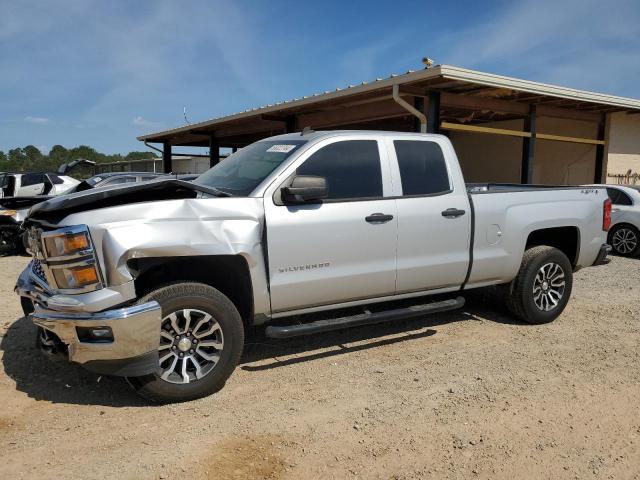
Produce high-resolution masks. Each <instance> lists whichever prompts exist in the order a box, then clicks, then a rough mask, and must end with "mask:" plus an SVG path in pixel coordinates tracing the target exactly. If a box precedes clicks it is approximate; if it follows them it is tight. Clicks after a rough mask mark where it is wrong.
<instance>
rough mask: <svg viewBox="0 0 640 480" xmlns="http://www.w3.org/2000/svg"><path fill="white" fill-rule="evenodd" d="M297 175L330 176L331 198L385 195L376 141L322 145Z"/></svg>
mask: <svg viewBox="0 0 640 480" xmlns="http://www.w3.org/2000/svg"><path fill="white" fill-rule="evenodd" d="M296 175H312V176H319V177H324V178H326V179H327V186H328V188H329V196H328V198H327V199H328V200H349V199H365V198H366V199H370V198H381V197H382V171H381V168H380V153H379V152H378V142H377V141H376V140H345V141H341V142H335V143H331V144H329V145H327V146H326V147H322V148H321V149H320V150H318V151H317V152H315V153H314V154H312V155H311V156H310V157H309V158H308V159H307V160H306V161H305V162H304V163H303V164H302V165H301V166H299V167H298V168H297V170H296Z"/></svg>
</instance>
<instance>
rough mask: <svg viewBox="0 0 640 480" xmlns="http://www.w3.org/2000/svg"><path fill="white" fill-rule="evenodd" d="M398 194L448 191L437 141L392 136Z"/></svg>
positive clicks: (446, 175) (449, 186) (408, 194)
mask: <svg viewBox="0 0 640 480" xmlns="http://www.w3.org/2000/svg"><path fill="white" fill-rule="evenodd" d="M393 146H394V147H395V150H396V156H397V158H398V166H399V167H400V180H401V182H402V194H403V195H404V196H411V195H435V194H442V193H448V192H450V191H451V184H450V183H449V173H448V172H447V164H446V162H445V159H444V154H443V152H442V149H441V148H440V145H438V144H437V143H436V142H426V141H422V140H394V142H393Z"/></svg>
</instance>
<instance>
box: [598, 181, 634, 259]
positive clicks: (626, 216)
mask: <svg viewBox="0 0 640 480" xmlns="http://www.w3.org/2000/svg"><path fill="white" fill-rule="evenodd" d="M604 186H605V187H606V188H607V194H608V195H609V198H610V199H611V203H612V207H613V208H612V209H611V229H610V230H609V237H608V238H609V240H608V243H609V245H611V247H613V251H614V252H616V253H617V254H619V255H625V256H634V255H637V254H639V253H640V185H604Z"/></svg>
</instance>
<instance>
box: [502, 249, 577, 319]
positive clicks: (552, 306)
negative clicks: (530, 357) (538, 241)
mask: <svg viewBox="0 0 640 480" xmlns="http://www.w3.org/2000/svg"><path fill="white" fill-rule="evenodd" d="M572 286H573V269H572V267H571V262H569V259H568V258H567V256H566V255H565V254H564V253H562V252H561V251H560V250H558V249H557V248H553V247H548V246H538V247H533V248H530V249H528V250H526V251H525V252H524V256H523V257H522V264H521V265H520V270H519V271H518V275H517V276H516V278H515V279H514V280H513V282H512V283H511V285H509V293H508V295H507V307H508V308H509V310H510V311H511V313H513V314H514V315H515V316H516V317H518V318H520V319H521V320H523V321H525V322H526V323H532V324H541V323H549V322H552V321H553V320H555V319H556V318H558V316H559V315H560V314H561V313H562V311H563V310H564V308H565V307H566V306H567V302H568V301H569V297H570V296H571V289H572Z"/></svg>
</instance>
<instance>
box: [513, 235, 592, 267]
mask: <svg viewBox="0 0 640 480" xmlns="http://www.w3.org/2000/svg"><path fill="white" fill-rule="evenodd" d="M538 245H548V246H549V247H555V248H557V249H558V250H560V251H561V252H562V253H564V254H565V255H566V256H567V258H568V259H569V261H570V262H571V265H572V266H574V267H575V265H576V263H577V262H578V254H579V253H580V252H579V249H580V231H579V230H578V228H577V227H553V228H543V229H540V230H535V231H533V232H531V233H530V234H529V237H528V238H527V246H526V247H525V250H526V249H529V248H531V247H536V246H538Z"/></svg>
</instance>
